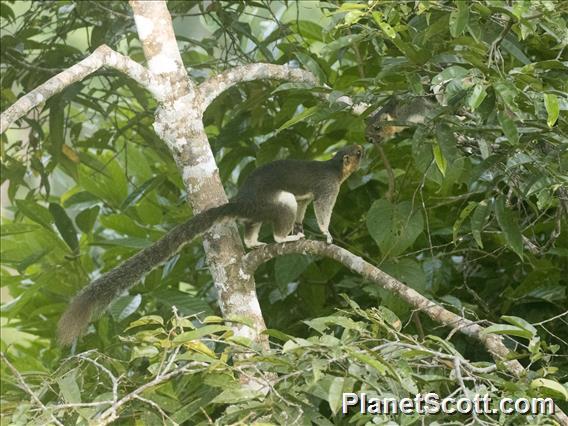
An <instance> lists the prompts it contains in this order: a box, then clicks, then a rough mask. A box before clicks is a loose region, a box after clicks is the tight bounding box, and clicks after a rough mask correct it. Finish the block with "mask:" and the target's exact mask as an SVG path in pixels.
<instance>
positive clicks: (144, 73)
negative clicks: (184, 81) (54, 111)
mask: <svg viewBox="0 0 568 426" xmlns="http://www.w3.org/2000/svg"><path fill="white" fill-rule="evenodd" d="M102 67H110V68H114V69H116V70H118V71H120V72H123V73H124V74H126V75H128V76H129V77H130V78H132V79H133V80H136V82H138V83H139V84H141V85H142V86H143V87H144V88H146V89H148V90H149V91H150V92H151V93H152V94H153V95H154V96H156V97H157V98H158V99H159V87H157V85H156V84H154V83H155V82H154V81H153V80H155V79H153V78H152V75H151V74H150V72H149V71H148V70H147V69H146V68H144V67H143V66H142V65H140V64H139V63H137V62H135V61H133V60H132V59H130V58H128V57H127V56H124V55H122V54H120V53H118V52H115V51H114V50H112V49H111V48H110V47H108V46H107V45H104V44H103V45H102V46H99V47H98V48H97V49H95V51H94V52H93V53H91V54H90V55H89V56H87V57H86V58H85V59H83V60H82V61H81V62H79V63H77V64H75V65H73V66H72V67H70V68H68V69H66V70H65V71H62V72H60V73H59V74H57V75H55V76H54V77H51V78H50V79H49V80H47V81H46V82H45V83H43V84H41V85H40V86H38V87H36V88H35V89H34V90H32V91H31V92H29V93H27V94H26V95H24V96H22V97H21V98H20V99H18V100H17V101H16V102H14V104H12V105H11V106H10V107H9V108H7V109H6V110H5V111H4V112H3V113H2V115H1V116H0V134H1V133H4V132H5V131H6V130H7V129H8V127H10V125H11V124H12V123H13V122H14V121H16V120H17V119H19V118H21V117H23V116H24V115H25V114H26V113H27V112H29V111H30V110H31V109H33V108H35V107H36V106H38V105H40V104H42V103H43V102H45V101H46V100H47V99H49V98H50V97H52V96H53V95H56V94H57V93H59V92H61V91H62V90H63V89H65V88H66V87H68V86H70V85H71V84H73V83H75V82H77V81H80V80H82V79H84V78H85V77H87V76H88V75H90V74H92V73H94V72H95V71H97V70H98V69H99V68H102Z"/></svg>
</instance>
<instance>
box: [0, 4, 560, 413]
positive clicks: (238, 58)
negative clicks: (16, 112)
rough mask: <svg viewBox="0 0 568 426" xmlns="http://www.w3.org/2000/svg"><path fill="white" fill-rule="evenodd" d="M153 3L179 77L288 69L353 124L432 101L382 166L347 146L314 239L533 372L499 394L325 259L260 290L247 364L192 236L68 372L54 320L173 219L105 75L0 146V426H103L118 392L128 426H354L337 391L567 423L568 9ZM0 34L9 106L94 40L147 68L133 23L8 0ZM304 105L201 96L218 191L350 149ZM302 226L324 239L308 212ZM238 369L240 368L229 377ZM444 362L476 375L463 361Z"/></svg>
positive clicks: (147, 125)
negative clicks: (546, 414) (393, 102)
mask: <svg viewBox="0 0 568 426" xmlns="http://www.w3.org/2000/svg"><path fill="white" fill-rule="evenodd" d="M168 6H169V9H170V11H171V12H172V16H173V18H174V25H175V28H176V34H177V37H178V41H179V46H180V49H181V51H182V57H183V60H184V63H185V65H186V66H187V68H188V72H189V73H190V75H191V76H192V78H194V79H196V80H197V81H201V80H203V79H204V78H205V77H206V76H209V75H211V74H214V73H217V72H219V71H221V70H224V69H226V68H228V67H230V66H231V65H235V64H242V63H250V62H271V63H278V64H284V63H290V64H294V65H296V66H300V67H303V68H305V69H308V70H310V71H312V72H313V73H314V74H315V75H317V76H318V77H319V78H320V79H321V81H322V82H325V83H326V84H328V85H329V86H330V87H331V88H333V92H332V94H331V96H332V97H333V98H335V97H339V96H341V95H344V94H345V95H348V96H351V97H352V98H353V99H354V100H355V101H364V102H367V103H369V104H370V105H372V108H369V110H368V113H370V112H372V111H373V110H375V109H376V108H378V107H380V106H381V105H384V104H385V103H386V102H387V101H388V100H389V99H392V97H393V96H396V99H397V100H398V101H397V102H398V104H399V105H403V106H404V105H416V104H417V102H419V101H418V99H422V98H428V99H431V100H432V102H433V104H432V107H431V108H429V109H428V117H427V119H426V121H425V123H424V124H420V125H410V126H408V127H407V128H406V130H404V131H403V132H401V133H399V134H397V135H396V136H395V137H394V138H392V139H390V140H387V141H382V143H381V147H382V150H383V152H384V158H383V157H382V156H381V155H380V152H379V151H380V149H379V148H377V147H376V146H374V145H372V144H369V143H368V144H366V159H365V162H364V164H363V167H362V168H361V170H360V171H359V172H358V173H357V174H356V175H355V176H354V177H352V178H351V179H349V180H348V182H347V183H346V184H345V185H344V188H343V189H342V192H341V194H340V196H339V200H338V203H337V207H336V209H335V210H334V215H333V218H332V224H331V233H332V235H333V236H334V238H335V242H336V243H337V244H338V245H341V246H343V247H345V248H346V249H348V250H350V251H351V252H353V253H355V254H357V255H359V256H361V257H363V258H364V259H366V260H367V261H369V262H371V263H372V264H374V265H376V266H378V267H379V268H381V269H382V270H384V271H386V272H388V273H389V274H391V275H393V276H394V277H396V278H397V279H399V280H401V281H403V282H404V283H406V284H407V285H409V286H411V287H412V288H414V289H416V290H417V291H419V292H420V293H422V294H423V295H425V296H427V297H429V298H430V299H432V300H436V301H438V302H439V303H442V304H443V305H444V306H445V307H447V308H448V309H450V310H453V311H455V312H457V313H459V314H462V315H464V316H466V317H468V318H470V319H474V320H476V321H480V323H481V324H482V325H491V324H499V325H494V326H493V327H492V328H491V329H492V330H493V331H495V332H498V333H503V334H504V335H505V336H506V342H507V345H508V346H509V347H510V348H511V349H512V350H513V351H514V353H515V354H516V356H517V357H518V359H519V360H520V361H521V362H522V363H523V365H524V366H526V367H528V368H530V373H529V374H528V375H527V377H525V378H522V379H521V380H516V379H513V378H511V377H510V376H508V375H507V374H506V373H503V370H502V369H501V367H500V366H499V365H498V366H497V369H495V368H494V365H493V363H494V361H493V360H492V359H491V358H490V357H489V356H488V354H487V353H486V352H485V351H484V350H483V348H482V346H481V345H479V344H478V343H476V342H473V341H471V340H468V339H467V338H465V337H463V336H461V335H459V334H453V333H452V334H451V335H448V330H445V329H442V328H440V327H438V325H437V324H435V323H432V322H431V321H430V320H429V319H428V318H426V317H425V316H423V315H420V314H416V313H413V312H412V310H411V309H410V307H409V306H408V305H406V304H405V303H403V302H401V301H400V300H398V299H397V298H396V297H394V296H393V295H391V294H389V293H387V292H385V291H382V290H378V289H377V287H376V286H375V285H371V284H370V283H367V282H365V281H364V280H362V279H361V278H360V277H359V276H357V275H354V274H352V273H350V272H349V271H348V270H346V269H345V268H343V267H341V266H339V265H338V264H336V263H334V262H333V261H331V260H326V259H318V258H314V257H308V256H300V255H293V256H285V257H280V258H277V259H276V260H274V261H272V262H270V263H267V264H266V265H264V266H263V267H262V268H261V269H259V271H258V272H257V274H256V282H257V291H258V296H259V298H260V300H261V306H262V310H263V313H264V317H265V320H266V322H267V325H268V326H269V327H270V329H271V330H270V331H269V334H270V335H271V339H272V340H273V343H274V344H273V350H272V351H271V352H263V351H260V350H259V349H258V348H256V347H255V346H254V344H252V343H251V342H249V341H246V339H243V338H236V337H234V336H231V333H230V331H229V328H228V327H226V326H225V325H224V324H223V322H222V320H221V319H220V318H219V317H217V316H216V315H218V308H217V305H216V302H215V301H216V296H215V292H214V289H213V285H212V281H211V278H210V276H209V273H208V270H207V268H206V266H205V262H204V254H203V249H202V247H201V243H200V241H195V242H193V243H192V244H190V245H189V246H187V247H186V248H185V249H184V250H183V251H182V252H181V253H180V254H179V255H177V256H175V257H174V258H173V259H171V260H170V261H168V262H167V263H166V264H165V265H163V266H162V267H160V268H158V269H156V270H155V271H153V272H152V273H150V274H149V275H148V276H147V277H146V278H145V279H144V282H143V283H141V284H140V285H138V286H137V287H135V288H134V289H133V290H132V292H131V293H130V294H127V295H124V296H122V297H121V298H120V299H118V300H117V301H116V303H114V304H113V305H112V307H111V308H110V310H109V313H108V314H105V315H103V316H101V318H100V319H99V320H98V321H96V322H94V323H93V325H92V326H91V328H90V329H89V332H88V333H87V334H86V335H85V336H84V337H83V338H82V339H81V340H80V341H79V343H78V345H77V347H76V348H74V352H70V351H69V349H62V348H60V347H58V346H57V345H56V343H55V336H54V332H55V324H56V322H57V319H58V317H59V316H60V314H61V313H62V311H63V310H64V308H65V306H66V305H67V303H68V301H69V300H70V298H71V297H72V296H73V295H74V294H75V293H76V292H77V291H78V290H79V289H80V288H81V287H83V286H84V285H85V284H86V283H87V282H88V281H89V280H90V278H92V277H96V276H97V275H98V274H100V273H102V272H104V271H106V270H108V269H110V268H112V267H113V266H115V265H117V264H118V263H119V262H120V261H122V260H124V259H125V258H127V257H129V256H131V255H132V254H134V253H135V252H136V251H137V250H139V249H140V248H142V247H145V246H146V245H148V244H150V243H151V241H153V240H155V239H157V238H159V237H160V236H161V235H163V234H164V233H165V232H167V230H168V229H170V228H171V227H173V226H174V225H175V224H178V223H180V222H181V221H183V220H185V219H187V218H189V217H191V215H192V212H191V211H190V210H189V208H188V206H187V204H186V203H185V200H184V194H183V191H182V189H183V185H182V182H181V179H180V176H179V175H178V172H177V170H176V167H175V164H174V162H173V161H172V159H171V157H170V155H169V153H168V151H167V149H166V147H165V145H164V144H163V143H162V142H161V141H160V140H159V139H158V138H157V137H156V135H155V134H154V132H153V130H152V122H153V114H154V110H155V108H156V104H155V102H154V101H153V100H152V99H151V98H150V97H149V95H148V94H147V93H145V92H144V91H143V90H142V89H141V88H140V87H138V86H137V84H136V82H135V81H131V80H129V79H127V78H125V77H124V76H122V75H120V74H119V73H117V72H113V71H108V70H106V71H100V72H97V73H96V75H95V76H93V77H91V78H88V79H86V80H85V81H83V82H81V83H77V84H74V85H73V86H71V87H69V88H68V89H67V90H65V91H64V92H63V93H61V94H60V95H58V96H56V97H54V98H52V99H50V100H48V101H47V102H46V103H45V106H44V107H43V108H42V109H38V110H36V111H34V112H33V113H32V114H29V115H28V116H27V117H26V118H24V119H22V120H20V121H19V123H18V126H17V127H15V128H13V129H11V130H9V131H8V132H7V133H5V134H3V135H2V152H1V155H2V183H3V184H2V189H3V206H2V207H3V214H4V218H3V223H2V269H1V273H2V276H1V279H2V291H3V293H2V294H3V301H2V302H3V304H2V310H1V315H2V316H1V321H2V337H1V347H2V352H3V354H5V358H3V360H2V361H3V363H2V422H3V424H9V423H10V424H24V423H33V424H46V423H55V422H56V421H60V422H62V423H64V424H71V423H76V424H87V422H88V419H92V418H93V416H96V415H98V416H99V417H98V419H99V421H101V422H102V421H104V420H105V419H110V415H109V414H108V412H107V411H105V410H108V409H109V407H110V404H108V403H104V401H108V400H110V399H112V398H113V392H114V394H115V395H114V396H118V397H119V399H121V398H124V397H125V396H126V395H128V394H129V392H133V394H130V395H134V396H132V397H130V399H126V400H124V403H123V404H121V405H120V407H119V409H118V411H119V415H120V416H121V420H120V421H121V422H124V423H128V424H154V423H156V424H160V423H162V422H163V421H164V422H169V423H173V422H177V423H184V422H186V423H187V424H194V423H199V422H203V423H207V422H210V421H214V420H215V419H217V420H218V421H219V422H221V423H222V424H226V423H231V422H237V421H239V420H241V421H244V422H245V423H253V422H255V421H263V422H271V423H279V424H293V423H294V422H298V423H306V424H310V422H311V421H313V422H316V423H317V424H347V423H348V422H354V423H355V424H364V423H365V422H367V421H370V420H371V419H370V418H369V417H366V416H362V415H359V414H355V413H353V414H352V415H351V417H343V416H342V415H341V414H340V413H338V410H340V402H341V399H340V398H341V392H342V391H343V392H347V391H353V390H355V391H360V390H362V391H364V390H366V391H367V392H369V393H371V394H378V395H381V396H395V397H405V396H409V395H414V393H416V392H418V391H424V392H428V391H436V392H439V393H440V394H441V395H449V394H453V395H454V396H460V395H466V396H470V395H472V394H475V393H490V394H491V395H492V396H494V397H495V398H498V397H500V396H505V395H507V396H513V397H521V396H548V395H550V396H553V397H554V398H555V400H556V402H557V403H559V405H560V406H561V407H563V408H564V409H566V408H568V406H567V404H566V403H565V402H563V401H565V400H566V399H568V398H567V395H568V390H567V389H568V388H567V386H566V382H567V381H568V367H567V366H568V359H567V358H566V356H567V354H568V351H567V349H568V327H567V324H568V317H567V316H566V315H565V314H566V312H567V311H566V309H567V306H568V296H567V294H566V288H567V284H568V273H567V272H568V268H567V263H568V261H567V259H568V238H567V237H568V233H567V223H566V222H567V220H566V218H567V216H568V215H567V212H568V189H567V184H568V176H567V172H566V170H567V166H568V156H567V154H566V148H567V146H568V137H567V133H568V120H567V114H566V111H567V110H568V95H567V92H568V88H567V85H568V72H567V70H568V63H567V62H566V44H567V40H568V31H567V28H566V18H567V12H568V4H567V3H565V2H561V1H559V2H553V1H546V0H536V1H532V2H528V1H514V2H512V1H501V0H487V1H472V2H465V1H464V2H461V1H458V2H451V1H416V2H384V1H370V2H354V3H344V2H335V1H334V2H317V1H303V2H299V3H296V2H292V1H289V2H268V1H248V2H219V1H210V2H198V1H183V2H177V1H171V2H169V3H168ZM0 14H1V18H2V21H1V30H2V34H1V39H0V41H1V71H2V75H1V82H2V92H1V101H2V109H5V108H6V107H7V106H9V105H10V104H11V103H13V102H14V100H16V99H17V98H18V97H20V96H21V95H23V94H25V93H27V92H28V91H30V90H31V89H33V88H35V87H36V86H38V85H39V84H41V83H42V82H44V81H45V80H46V79H48V78H49V77H51V76H53V75H55V74H56V73H58V72H59V71H61V70H63V69H65V68H67V67H69V66H71V65H73V64H75V63H76V62H78V61H79V60H81V59H82V58H84V57H85V56H86V55H87V54H88V53H89V51H92V50H94V49H95V48H96V47H98V46H99V45H100V44H102V43H106V44H108V45H109V46H111V47H112V48H114V49H116V50H118V51H120V52H121V53H124V54H126V55H128V56H130V57H131V58H133V59H135V60H137V61H139V62H143V54H142V51H141V47H140V43H139V40H138V37H137V34H136V30H135V27H134V22H133V19H132V16H131V11H130V9H129V6H128V4H127V3H126V2H98V1H77V2H71V1H57V2H6V1H3V2H2V3H1V4H0ZM434 93H435V94H436V95H437V96H436V97H433V94H434ZM316 94H317V93H315V92H314V90H311V89H307V88H306V87H303V86H302V85H299V84H288V83H286V84H277V83H274V82H252V83H247V84H242V85H240V86H238V87H237V88H233V89H230V90H229V91H227V92H226V93H224V94H223V95H222V96H221V98H220V99H218V100H217V101H215V103H214V104H213V105H212V106H211V107H210V108H209V110H208V112H207V115H206V117H205V122H206V126H207V132H208V135H209V138H210V142H211V145H212V148H213V151H214V153H215V156H216V159H217V162H218V165H219V168H220V172H221V176H222V179H223V182H224V185H225V188H226V191H227V193H228V194H229V195H233V194H234V193H235V192H236V188H237V187H238V185H239V182H241V181H242V180H243V179H244V178H245V177H246V176H247V174H248V173H250V171H251V170H253V169H254V168H255V167H258V166H259V165H261V164H263V163H265V162H268V161H272V160H274V159H279V158H313V159H327V158H329V156H330V153H331V152H333V150H334V149H335V148H337V147H339V146H342V145H344V144H348V143H363V142H364V141H365V131H366V124H365V116H362V117H356V116H354V115H352V114H351V112H350V111H349V110H348V109H340V108H339V107H337V104H335V105H334V106H330V105H329V104H326V103H325V102H322V101H321V99H320V98H318V97H317V96H316ZM389 177H394V180H392V179H389ZM306 229H307V234H308V236H309V238H319V237H320V236H319V233H318V232H317V226H316V224H315V218H314V216H313V212H312V211H311V209H310V210H309V211H308V215H307V226H306ZM269 235H270V233H269V230H268V229H264V230H263V233H262V234H261V239H263V240H264V241H268V240H269V239H270V236H269ZM172 305H175V307H176V308H177V312H175V315H174V316H173V317H172V315H173V313H172ZM202 322H205V323H206V325H205V326H203V324H202ZM85 350H89V351H88V352H83V351H85ZM235 351H237V352H239V351H247V352H252V353H253V354H254V356H253V357H252V358H248V359H246V360H241V361H236V360H234V359H233V358H232V354H233V353H234V352H235ZM3 356H4V355H3ZM69 356H71V358H67V357H69ZM462 356H463V357H465V359H467V360H469V361H470V362H468V361H465V360H463V362H462V361H460V362H462V366H461V367H460V366H459V365H458V366H456V359H458V360H462V358H461V357H462ZM458 364H459V363H458ZM173 365H175V366H178V369H177V370H175V369H174V370H172V366H173ZM172 371H173V372H175V371H177V373H176V374H171V375H169V376H168V374H170V373H171V372H172ZM269 373H273V375H270V374H269ZM242 374H245V375H252V376H255V377H257V378H258V380H261V381H262V380H263V378H265V379H274V377H277V379H276V380H275V381H274V380H273V381H272V382H271V383H272V384H271V390H270V392H269V393H268V394H267V395H262V394H260V393H255V392H251V391H250V390H243V389H242V388H241V387H240V385H239V380H238V376H239V375H242ZM153 381H154V382H153ZM23 383H26V384H27V389H26V387H25V386H24V385H23ZM147 383H150V384H151V385H148V386H146V387H144V388H141V386H144V385H145V384H147ZM30 393H33V394H34V397H31V396H30ZM121 400H122V399H121ZM82 403H91V405H88V404H87V405H81V404H82ZM158 407H161V408H158ZM105 413H106V414H105ZM101 414H102V417H101ZM105 415H107V416H109V417H107V418H105V417H104V416H105ZM54 419H55V420H54ZM379 419H382V421H387V420H389V419H390V420H392V421H395V422H397V423H400V424H411V423H413V422H417V421H419V418H418V416H401V415H398V416H396V415H394V416H390V417H389V416H378V417H377V419H376V420H379ZM437 419H438V420H440V421H444V419H443V418H442V417H441V416H439V417H438V418H437ZM452 420H455V421H466V420H468V421H479V422H488V423H492V422H496V423H501V424H502V423H504V422H513V421H514V419H513V417H510V416H509V417H507V418H504V417H503V418H499V417H491V418H490V417H482V418H479V419H475V418H469V419H466V418H463V419H461V420H460V418H459V417H455V416H454V417H452ZM525 420H526V419H525ZM527 421H531V422H534V423H538V422H544V421H546V420H545V419H543V418H531V419H528V420H527Z"/></svg>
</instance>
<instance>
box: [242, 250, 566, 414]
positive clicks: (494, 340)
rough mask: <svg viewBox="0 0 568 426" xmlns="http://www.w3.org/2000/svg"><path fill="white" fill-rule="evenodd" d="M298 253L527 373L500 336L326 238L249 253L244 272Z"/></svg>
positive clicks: (557, 411)
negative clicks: (354, 277) (335, 265)
mask: <svg viewBox="0 0 568 426" xmlns="http://www.w3.org/2000/svg"><path fill="white" fill-rule="evenodd" d="M295 253H299V254H304V255H306V254H313V255H318V256H325V257H328V258H330V259H333V260H335V261H337V262H339V263H342V264H343V265H344V266H346V267H347V268H349V269H351V270H352V271H353V272H356V273H358V274H360V275H361V276H363V277H364V278H365V279H367V280H369V281H372V282H374V283H375V284H377V285H379V286H380V287H382V288H384V289H386V290H389V291H391V292H393V293H395V294H396V295H398V296H399V297H400V298H401V299H402V300H404V301H405V302H407V303H408V304H410V305H411V306H412V307H414V308H416V309H417V310H419V311H422V312H424V313H425V314H426V315H428V316H429V317H430V318H431V319H433V320H434V321H436V322H438V323H440V324H442V325H445V326H447V327H450V328H452V329H453V330H457V331H459V332H461V333H463V334H465V335H466V336H469V337H472V338H474V339H476V340H479V341H480V342H481V343H483V345H484V346H485V348H486V349H487V351H488V352H489V353H490V354H491V355H492V356H493V358H495V360H496V361H501V362H503V364H504V365H505V367H506V368H507V370H508V371H509V372H510V373H512V374H513V375H515V376H516V377H521V376H524V375H525V374H526V371H525V369H524V368H523V366H522V365H521V364H520V363H519V362H518V361H517V360H507V357H508V355H510V351H509V349H507V347H506V346H505V345H504V344H503V341H502V338H501V337H500V336H497V335H494V334H484V333H483V331H484V328H483V327H481V326H479V325H478V324H476V323H474V322H473V321H470V320H468V319H467V318H464V317H462V316H460V315H456V314H454V313H453V312H450V311H448V310H447V309H444V308H443V307H442V306H440V305H439V304H437V303H436V302H433V301H431V300H429V299H427V298H426V297H424V296H422V295H421V294H420V293H418V292H417V291H416V290H413V289H412V288H410V287H408V286H406V285H405V284H403V283H401V282H400V281H398V280H397V279H396V278H393V277H391V276H390V275H389V274H387V273H385V272H383V271H381V270H380V269H379V268H377V267H375V266H373V265H371V264H370V263H369V262H366V261H365V260H363V259H362V258H360V257H359V256H356V255H354V254H353V253H351V252H349V251H348V250H345V249H344V248H341V247H338V246H336V245H333V244H326V243H324V242H322V241H313V240H302V241H296V242H293V243H282V244H270V245H266V246H262V247H260V248H258V249H255V250H253V251H251V252H249V253H248V254H247V255H245V256H244V257H243V273H244V274H249V275H253V274H254V272H255V271H256V269H257V268H258V267H259V266H260V265H261V264H263V263H265V262H268V261H269V260H270V259H273V258H275V257H277V256H282V255H286V254H295ZM554 416H555V417H556V419H558V421H559V422H560V423H561V424H566V425H568V416H566V414H565V413H564V412H563V411H562V410H560V408H558V406H556V407H555V412H554Z"/></svg>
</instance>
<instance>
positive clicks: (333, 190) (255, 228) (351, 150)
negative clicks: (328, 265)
mask: <svg viewBox="0 0 568 426" xmlns="http://www.w3.org/2000/svg"><path fill="white" fill-rule="evenodd" d="M362 156H363V147H362V146H361V145H351V146H347V147H345V148H343V149H341V150H339V151H338V152H337V153H336V154H335V155H334V157H333V158H332V159H330V160H328V161H307V160H277V161H273V162H270V163H267V164H265V165H263V166H261V167H259V168H258V169H256V170H254V171H253V172H252V173H251V174H250V175H249V176H248V177H247V178H246V179H245V182H244V183H243V185H242V186H241V188H240V189H239V191H238V193H237V195H236V196H235V197H234V198H232V199H231V200H229V202H227V203H226V204H223V205H221V206H218V207H213V208H211V209H208V210H205V211H203V212H201V213H199V214H197V215H195V216H194V217H192V218H191V219H189V220H188V221H186V222H185V223H183V224H181V225H178V226H177V227H175V228H173V229H172V230H171V231H169V232H168V233H167V234H166V235H164V236H163V237H162V238H160V239H159V240H158V241H156V242H155V243H154V244H152V245H151V246H149V247H147V248H145V249H143V250H141V251H140V252H138V253H137V254H135V255H134V256H132V257H131V258H129V259H127V260H126V261H124V262H123V263H121V264H120V265H119V266H117V267H116V268H114V269H112V270H110V271H109V272H107V273H106V274H104V275H103V276H101V277H100V278H97V279H96V280H94V281H93V282H91V283H90V284H89V285H88V286H87V287H85V288H84V289H83V290H82V291H81V292H80V293H79V294H78V295H77V296H75V298H74V299H73V300H72V302H71V304H70V305H69V307H68V308H67V310H66V311H65V313H64V314H63V316H62V317H61V319H60V320H59V324H58V336H59V342H60V343H61V344H62V345H69V344H71V343H72V342H73V341H74V340H75V339H76V338H77V337H79V336H80V335H81V333H82V332H83V330H84V329H85V328H86V327H87V325H88V324H89V322H90V320H91V318H92V316H93V315H94V314H95V313H96V312H100V311H102V310H103V309H104V308H106V307H107V306H108V305H109V304H110V302H112V300H113V299H114V298H115V297H117V296H118V295H119V294H121V293H122V292H123V291H125V290H127V289H129V288H130V287H132V286H134V285H135V284H136V283H137V282H138V281H139V280H140V279H141V278H142V277H143V276H144V275H145V274H146V273H148V272H150V271H151V270H152V269H154V268H155V267H157V266H158V265H159V264H161V263H162V262H165V261H166V260H167V259H169V258H170V257H171V256H173V255H174V254H175V253H176V252H177V251H178V250H179V249H180V248H181V247H182V246H183V245H185V244H187V243H189V242H191V241H192V240H193V239H194V238H196V237H197V236H199V235H201V234H203V233H204V232H206V231H207V230H209V228H211V227H212V226H213V225H215V224H217V223H221V222H225V221H228V220H232V219H237V220H238V221H240V222H242V223H244V242H245V246H246V247H247V248H253V247H258V246H261V245H264V244H265V243H263V242H260V241H258V233H259V231H260V227H261V225H262V223H265V222H267V223H271V224H272V227H273V235H274V241H275V242H277V243H284V242H289V241H297V240H299V239H301V238H303V237H304V234H303V228H302V222H303V220H304V215H305V213H306V208H307V207H308V205H309V203H310V202H312V201H313V203H314V212H315V215H316V219H317V223H318V226H319V229H320V230H321V232H322V233H323V234H324V235H325V237H326V241H327V243H328V244H331V242H332V241H333V239H332V237H331V234H330V233H329V229H328V228H329V222H330V218H331V212H332V210H333V207H334V205H335V201H336V199H337V194H338V193H339V188H340V186H341V184H342V183H343V182H344V181H345V179H347V178H348V177H349V176H350V175H351V174H352V173H353V172H354V171H356V170H357V169H358V168H359V165H360V162H361V158H362ZM292 231H294V232H295V234H293V235H290V234H291V232H292Z"/></svg>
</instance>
